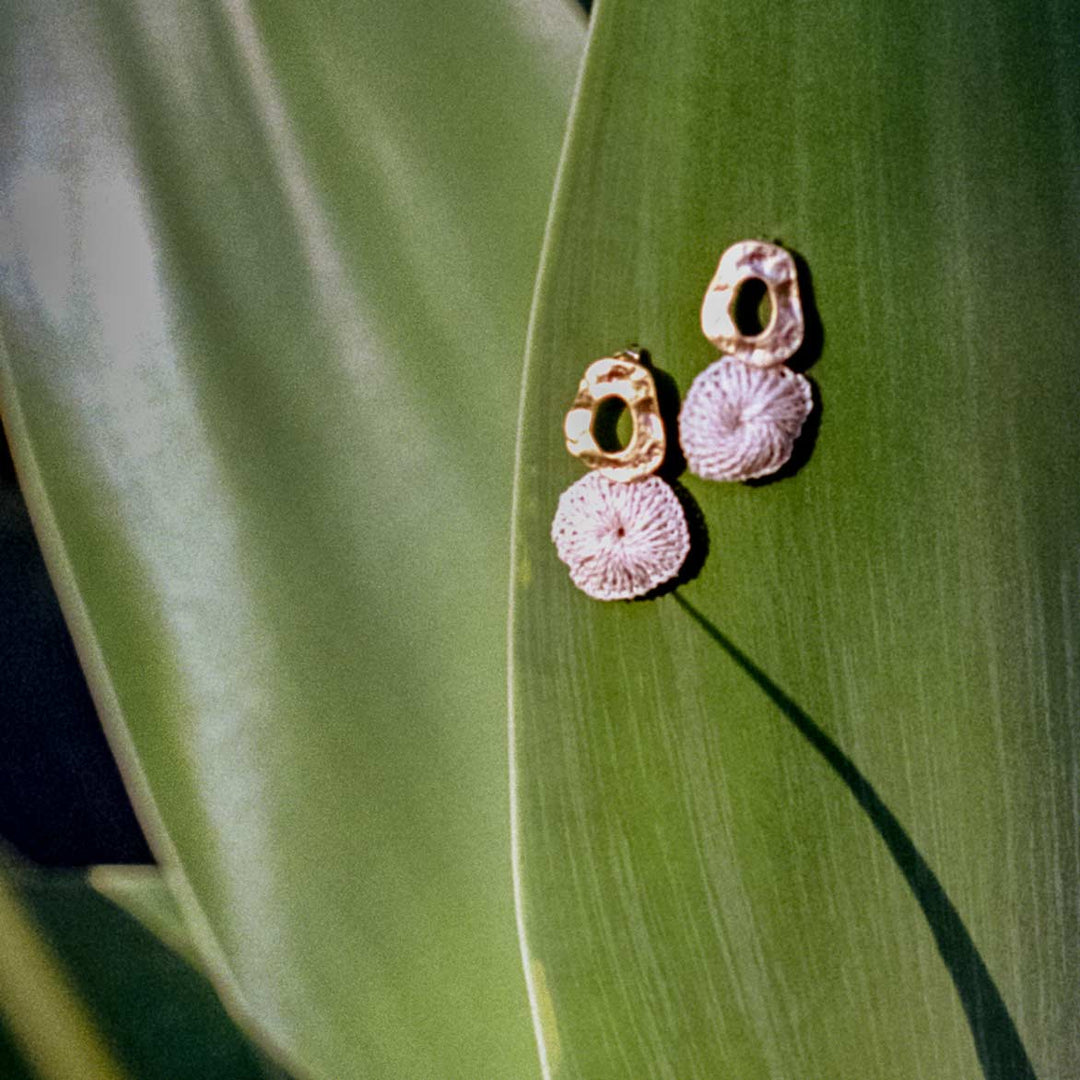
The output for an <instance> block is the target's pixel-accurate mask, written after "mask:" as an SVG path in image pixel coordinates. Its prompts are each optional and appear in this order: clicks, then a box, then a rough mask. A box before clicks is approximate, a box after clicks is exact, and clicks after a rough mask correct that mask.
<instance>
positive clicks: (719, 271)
mask: <svg viewBox="0 0 1080 1080" xmlns="http://www.w3.org/2000/svg"><path fill="white" fill-rule="evenodd" d="M753 278H757V279H758V280H760V281H762V282H763V283H764V284H765V287H766V289H768V291H769V304H770V306H771V308H772V312H771V315H770V317H769V325H768V326H766V327H765V329H764V330H762V331H761V333H760V334H752V335H751V334H744V333H743V332H742V331H741V330H740V329H739V327H738V326H737V325H736V323H735V316H734V314H733V312H732V309H733V308H734V306H735V299H736V297H737V296H738V293H739V287H740V286H741V285H743V284H745V283H746V282H747V281H750V280H751V279H753ZM701 329H702V330H703V331H704V333H705V336H706V337H707V338H708V339H709V340H710V341H711V342H712V343H713V344H714V345H715V346H716V347H717V348H718V349H719V350H720V351H721V352H724V353H728V354H729V355H731V356H734V357H735V358H736V359H737V360H741V361H742V362H743V363H744V364H750V365H751V366H753V367H759V368H768V367H775V366H776V365H777V364H782V363H783V362H784V361H785V360H787V359H788V358H789V357H790V356H791V355H792V354H793V353H795V352H796V351H797V350H798V348H799V346H800V345H801V344H802V340H803V310H802V301H801V300H800V299H799V280H798V277H797V276H796V273H795V260H794V259H793V258H792V257H791V254H790V252H787V251H785V250H784V249H783V248H781V247H777V246H776V245H775V244H766V243H765V242H763V241H760V240H742V241H740V242H739V243H737V244H732V245H731V247H729V248H728V249H727V251H725V252H724V254H723V255H721V256H720V265H719V266H718V267H717V268H716V273H715V274H714V275H713V279H712V281H710V282H709V287H708V289H707V290H706V291H705V300H704V303H702V305H701Z"/></svg>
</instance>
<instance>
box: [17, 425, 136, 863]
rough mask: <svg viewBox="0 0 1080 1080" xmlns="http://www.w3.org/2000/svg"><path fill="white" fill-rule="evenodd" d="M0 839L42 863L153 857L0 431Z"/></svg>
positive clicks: (133, 859)
mask: <svg viewBox="0 0 1080 1080" xmlns="http://www.w3.org/2000/svg"><path fill="white" fill-rule="evenodd" d="M0 686H2V687H3V723H2V724H0V838H2V839H3V840H5V841H7V842H8V843H10V844H12V845H13V846H14V847H15V848H16V849H17V850H18V851H19V852H20V853H21V854H22V855H24V856H25V857H26V858H28V859H31V860H32V861H33V862H35V863H37V864H38V865H44V866H85V865H87V864H89V863H94V862H104V861H108V862H146V861H148V860H149V859H150V858H151V856H150V852H149V851H148V850H147V847H146V842H145V840H143V837H142V833H141V831H140V829H139V825H138V823H137V822H136V820H135V817H134V815H133V814H132V812H131V806H130V804H129V802H128V799H127V795H126V793H125V792H124V788H123V784H122V783H121V780H120V774H119V773H118V771H117V768H116V763H115V761H114V760H113V757H112V754H111V753H110V751H109V747H108V744H107V743H106V742H105V735H104V733H103V732H102V730H101V722H100V721H99V720H98V717H97V713H96V712H95V711H94V705H93V702H92V701H91V698H90V694H89V691H88V690H87V688H86V680H85V679H84V677H83V674H82V671H81V670H80V668H79V663H78V659H77V657H76V655H75V649H74V647H73V646H72V643H71V636H70V634H69V633H68V630H67V627H66V626H65V625H64V620H63V616H62V615H61V613H60V607H59V604H58V603H57V600H56V594H55V593H54V591H53V588H52V585H51V584H50V583H49V577H48V573H47V571H46V569H45V564H44V562H43V561H42V558H41V552H40V550H39V548H38V545H37V541H36V540H35V539H34V533H33V528H32V526H31V524H30V516H29V514H28V513H27V510H26V505H25V503H24V501H23V499H22V496H21V495H20V493H19V489H18V485H17V484H16V481H15V470H14V466H13V465H12V463H11V456H10V454H9V453H8V448H7V443H6V442H5V441H4V440H3V438H2V436H0Z"/></svg>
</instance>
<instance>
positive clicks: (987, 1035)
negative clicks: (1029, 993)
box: [674, 593, 1037, 1080]
mask: <svg viewBox="0 0 1080 1080" xmlns="http://www.w3.org/2000/svg"><path fill="white" fill-rule="evenodd" d="M674 597H675V600H676V602H677V603H678V604H679V606H680V607H681V608H682V609H683V610H684V611H685V612H686V613H687V614H688V615H689V616H690V617H691V618H692V619H693V620H694V621H695V622H696V623H697V624H698V625H699V626H700V627H701V628H702V629H703V630H704V631H705V633H707V634H708V635H709V637H710V638H712V640H713V641H714V642H716V644H717V645H719V646H720V647H721V648H722V649H723V650H724V652H725V653H727V655H728V656H729V657H730V658H731V659H732V660H734V661H735V663H736V664H737V665H738V666H739V667H740V668H741V669H742V670H743V671H744V672H745V673H746V674H747V675H748V676H749V677H750V678H751V679H752V680H753V681H754V682H755V683H756V684H757V685H758V687H760V689H761V690H762V691H763V692H764V693H765V695H766V696H767V697H768V698H769V699H770V700H771V701H772V702H773V704H774V705H775V706H776V707H777V708H778V709H779V710H780V712H781V713H783V715H784V717H785V718H786V719H787V720H788V721H789V722H790V723H791V724H792V726H793V727H794V728H795V730H796V731H798V732H799V734H800V735H802V737H803V738H804V739H805V740H806V741H807V742H808V743H809V744H810V745H811V746H812V747H813V748H814V749H815V750H816V751H817V752H818V753H819V754H820V755H821V756H822V757H823V758H824V759H825V761H826V762H827V763H828V764H829V766H830V767H831V768H832V770H833V771H834V772H835V773H836V775H837V776H838V777H839V778H840V779H841V780H842V781H843V782H844V784H845V785H846V786H847V788H848V790H849V791H850V792H851V794H852V796H853V797H854V799H855V801H856V802H857V803H858V804H859V806H860V807H861V808H862V809H863V811H864V812H865V813H866V816H867V817H868V818H869V819H870V821H871V824H873V826H874V828H875V829H876V830H877V832H878V835H879V836H880V837H881V839H882V840H883V841H884V842H885V846H886V847H887V848H888V849H889V854H890V855H892V857H893V859H894V860H895V862H896V865H897V866H898V867H899V868H900V872H901V873H902V874H903V875H904V879H905V880H906V881H907V883H908V887H909V888H910V889H911V891H912V893H913V894H914V896H915V899H916V900H917V901H918V904H919V907H920V908H922V912H923V915H924V916H925V917H926V921H927V923H928V924H929V926H930V932H931V933H932V934H933V935H934V941H935V942H936V943H937V947H938V952H939V953H940V954H941V958H942V960H943V961H944V962H945V967H946V969H947V970H948V972H949V975H950V977H951V978H952V981H953V985H954V986H955V987H956V992H957V994H958V995H959V996H960V1003H961V1005H963V1008H964V1013H965V1014H966V1016H967V1020H968V1025H969V1027H970V1028H971V1035H972V1038H973V1039H974V1042H975V1052H976V1054H977V1055H978V1058H979V1064H980V1066H981V1067H982V1071H983V1075H984V1077H985V1078H986V1080H1037V1078H1036V1076H1035V1070H1034V1068H1033V1067H1032V1065H1031V1060H1030V1059H1029V1058H1028V1055H1027V1052H1026V1051H1025V1049H1024V1045H1023V1043H1022V1042H1021V1040H1020V1034H1019V1032H1018V1031H1017V1030H1016V1025H1015V1024H1014V1023H1013V1020H1012V1017H1011V1016H1010V1015H1009V1010H1008V1009H1007V1008H1006V1007H1005V1002H1004V1001H1003V1000H1002V998H1001V994H1000V993H999V991H998V988H997V986H996V985H995V984H994V980H993V978H992V977H991V975H990V972H989V971H988V970H987V967H986V964H985V963H984V961H983V958H982V957H981V956H980V955H979V950H978V949H977V948H976V947H975V942H974V941H972V939H971V935H970V934H969V933H968V931H967V927H965V926H964V923H963V920H962V919H961V918H960V914H959V912H958V911H957V910H956V908H955V906H954V905H953V903H952V901H951V900H950V899H949V896H948V894H947V893H946V892H945V889H944V888H943V887H942V884H941V882H940V881H939V880H938V879H937V876H936V875H935V873H934V871H933V870H931V869H930V866H929V864H928V863H927V861H926V859H925V858H923V856H922V854H921V853H920V852H919V850H918V848H916V847H915V844H914V843H913V842H912V840H911V837H909V836H908V834H907V833H906V832H905V831H904V829H903V826H902V825H901V824H900V822H899V821H898V820H897V818H896V815H895V814H893V812H892V811H891V810H890V809H889V808H888V807H887V806H886V805H885V803H884V802H882V800H881V797H880V796H879V795H878V793H877V792H876V791H875V790H874V787H873V785H871V783H870V781H869V780H867V779H866V777H865V776H863V774H862V773H861V772H859V770H858V768H856V766H855V764H854V762H853V761H852V760H851V759H850V758H849V757H848V756H847V754H845V753H844V752H843V750H841V749H840V747H839V746H837V745H836V743H834V742H833V741H832V739H830V738H829V736H828V735H826V734H825V732H824V731H822V730H821V728H819V727H818V726H817V724H815V723H814V721H813V720H812V719H811V718H810V717H809V716H808V715H807V714H806V713H805V712H804V711H803V710H802V709H801V708H799V706H798V705H797V704H796V702H795V701H793V700H792V699H791V698H790V697H788V695H787V694H786V693H784V691H783V690H782V689H780V687H779V686H777V685H776V683H774V682H773V681H772V680H771V679H770V678H769V676H768V675H766V674H765V672H764V671H762V670H761V668H759V667H758V666H757V665H756V664H755V663H754V662H753V661H752V660H751V659H750V658H749V657H748V656H747V655H746V654H745V653H743V652H742V651H741V650H740V649H739V648H738V647H737V646H736V645H735V644H734V643H733V642H732V641H731V640H730V639H729V638H728V637H726V636H725V635H724V634H723V633H721V631H720V630H719V629H717V627H716V626H714V625H713V624H712V623H711V622H710V621H709V620H708V619H707V618H706V617H705V616H704V615H703V614H702V613H701V612H700V611H698V610H697V608H695V607H694V606H693V604H691V603H690V602H689V601H688V600H686V599H684V598H683V597H682V596H680V595H679V594H678V593H675V594H674Z"/></svg>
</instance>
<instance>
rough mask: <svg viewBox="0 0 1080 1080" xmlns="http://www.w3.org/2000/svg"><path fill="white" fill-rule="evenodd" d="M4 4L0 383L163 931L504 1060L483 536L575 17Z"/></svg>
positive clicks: (359, 7) (500, 812)
mask: <svg viewBox="0 0 1080 1080" xmlns="http://www.w3.org/2000/svg"><path fill="white" fill-rule="evenodd" d="M3 24H4V26H5V32H4V34H3V36H2V38H0V73H2V74H0V142H2V145H3V146H4V154H3V156H2V158H0V332H2V343H0V389H2V401H3V410H4V419H5V423H6V426H7V428H8V431H9V434H10V436H11V438H12V443H13V453H14V457H15V460H16V464H17V466H18V468H19V471H20V475H21V478H22V481H23V484H24V487H25V489H26V491H27V496H28V501H29V503H30V506H31V511H32V513H33V515H34V518H35V525H36V527H37V529H38V533H39V536H40V538H41V540H42V544H43V547H44V549H45V552H46V556H47V558H48V560H49V563H50V569H51V571H52V574H53V576H54V580H55V582H56V584H57V587H58V591H59V593H60V595H61V600H62V603H63V605H64V608H65V614H66V616H67V618H68V620H69V622H70V624H71V626H72V630H73V633H74V636H75V639H76V644H77V647H78V649H79V652H80V656H81V658H82V661H83V663H84V666H85V667H86V669H87V671H88V674H89V677H90V681H91V685H92V689H93V692H94V695H95V698H96V701H97V703H98V706H99V709H100V711H101V713H102V716H103V719H104V722H105V724H106V727H107V730H108V733H109V736H110V739H111V741H112V743H113V746H114V749H115V750H116V752H117V754H118V757H119V758H120V762H121V766H122V768H123V770H124V773H125V778H126V781H127V783H128V786H129V788H130V789H131V791H132V792H133V794H134V796H135V799H136V804H137V809H138V812H139V814H140V817H141V820H142V822H143V825H144V827H145V828H146V829H147V831H148V833H149V836H150V839H151V842H152V845H153V847H154V849H155V853H156V854H157V856H158V858H159V860H161V861H163V862H164V863H165V864H166V868H167V869H168V871H169V872H170V874H175V875H177V877H178V879H179V880H180V881H181V882H182V901H183V907H184V912H185V916H186V918H187V919H188V920H189V921H190V922H191V923H192V925H193V926H194V928H195V933H194V939H195V940H196V942H198V943H199V945H200V948H201V949H202V951H203V953H204V955H206V956H207V957H208V958H209V961H210V963H211V964H212V966H213V969H214V971H215V973H216V977H217V979H218V981H219V983H220V985H221V986H222V987H223V988H224V989H225V991H226V992H227V995H228V997H229V999H230V1000H231V1001H232V1003H233V1005H234V1007H235V1008H236V1009H238V1010H240V1011H242V1012H243V1013H244V1014H245V1015H247V1016H249V1017H251V1018H253V1019H254V1020H256V1021H257V1022H258V1023H259V1024H261V1025H262V1027H263V1028H264V1030H265V1031H266V1032H268V1033H269V1034H270V1036H271V1037H272V1038H273V1039H274V1040H275V1042H276V1043H277V1044H278V1045H279V1046H280V1047H282V1048H283V1049H284V1050H285V1051H287V1052H288V1053H289V1054H290V1055H291V1056H292V1059H293V1060H294V1061H296V1062H298V1063H300V1064H301V1065H302V1066H303V1067H305V1068H306V1069H308V1070H310V1071H311V1072H313V1073H314V1074H315V1075H320V1076H325V1077H332V1078H334V1080H341V1078H346V1077H353V1076H363V1077H391V1076H393V1077H420V1076H439V1077H440V1078H442V1077H446V1078H449V1077H463V1078H469V1080H474V1078H476V1077H478V1076H483V1077H489V1076H514V1077H517V1076H528V1075H530V1074H535V1071H536V1054H535V1047H534V1045H533V1041H532V1033H531V1028H530V1025H529V1020H528V1005H527V999H526V993H525V987H524V982H523V980H522V978H521V970H520V961H519V957H518V949H517V942H516V939H515V935H514V917H513V907H512V902H511V886H510V857H509V846H510V844H509V825H508V821H509V817H508V808H507V803H508V799H507V794H506V771H505V759H506V751H505V746H506V742H505V725H504V719H505V669H504V666H503V655H504V641H505V611H506V608H505V603H506V600H505V598H506V570H505V567H506V564H507V558H506V551H507V533H508V525H509V513H510V484H511V472H512V459H513V431H514V422H515V420H514V418H515V414H516V400H517V383H518V379H519V372H520V357H521V354H522V349H523V344H524V343H523V339H524V325H525V320H526V317H527V310H528V297H529V291H530V288H531V285H532V280H533V277H534V273H535V266H536V260H537V255H538V252H539V247H540V240H541V235H542V231H543V221H544V215H545V212H546V207H547V203H548V200H549V196H550V187H551V182H552V179H553V176H554V170H555V162H556V157H557V153H558V146H559V141H560V138H561V133H562V129H563V125H564V122H565V114H566V109H567V105H568V102H569V96H570V89H571V85H572V82H573V77H574V72H575V70H576V63H577V55H578V52H579V45H580V41H581V39H582V37H583V27H582V25H581V21H580V16H579V14H578V13H577V12H576V11H572V10H571V9H570V8H568V7H563V6H560V4H559V3H558V0H555V2H554V3H551V4H542V5H541V4H536V5H533V4H531V3H528V2H525V0H522V2H520V3H511V4H505V3H494V2H486V0H477V2H475V3H466V4H454V5H430V4H425V3H421V2H406V3H404V4H393V5H386V4H376V3H361V4H355V3H344V2H342V3H332V4H318V5H304V6H298V5H295V4H285V3H271V2H265V3H254V4H248V3H246V2H244V0H235V2H231V3H222V4H195V3H180V4H169V5H161V4H158V3H153V2H149V0H147V2H145V3H142V2H139V3H133V4H124V5H119V6H117V5H111V4H77V3H59V2H53V0H46V2H44V3H42V2H38V0H10V2H9V3H7V4H5V5H4V9H3Z"/></svg>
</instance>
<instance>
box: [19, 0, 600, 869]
mask: <svg viewBox="0 0 1080 1080" xmlns="http://www.w3.org/2000/svg"><path fill="white" fill-rule="evenodd" d="M578 2H579V4H580V5H581V7H582V8H583V9H584V10H585V12H586V14H588V13H589V12H590V10H591V8H592V0H578ZM4 841H6V842H7V844H8V845H10V846H11V847H13V848H14V849H15V850H16V851H17V852H18V853H19V854H20V855H22V856H23V857H25V858H27V859H30V860H33V861H34V862H36V863H40V864H41V865H43V866H88V865H91V864H94V863H132V862H136V863H138V862H152V861H153V856H152V855H151V854H150V849H149V848H148V847H147V846H146V841H145V840H144V839H143V835H142V831H141V830H140V828H139V823H138V821H136V819H135V814H134V812H133V810H132V809H131V804H130V803H129V802H128V798H127V793H126V792H125V790H124V785H123V782H122V781H121V779H120V773H119V771H118V770H117V767H116V762H115V761H114V759H113V756H112V753H111V751H110V750H109V745H108V743H107V742H106V741H105V734H104V732H103V731H102V728H101V724H100V722H99V721H98V718H97V713H96V712H95V710H94V703H93V701H92V700H91V698H90V692H89V690H88V689H87V687H86V682H85V680H84V679H83V676H82V670H81V668H80V667H79V660H78V657H77V656H76V655H75V648H74V646H73V645H72V642H71V637H70V635H69V634H68V632H67V627H66V626H65V625H64V619H63V616H62V615H61V614H60V605H59V603H58V601H57V599H56V594H55V593H54V592H53V589H52V585H51V584H50V582H49V575H48V572H47V571H46V569H45V563H44V561H43V559H42V557H41V551H40V549H39V548H38V545H37V541H36V540H35V538H34V531H33V527H32V526H31V524H30V516H29V514H28V513H27V510H26V504H25V503H24V502H23V499H22V496H21V494H20V493H19V485H18V482H17V480H16V478H15V469H14V466H13V465H12V461H11V453H10V451H9V449H8V445H7V441H6V438H4V437H0V847H2V845H3V842H4Z"/></svg>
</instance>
